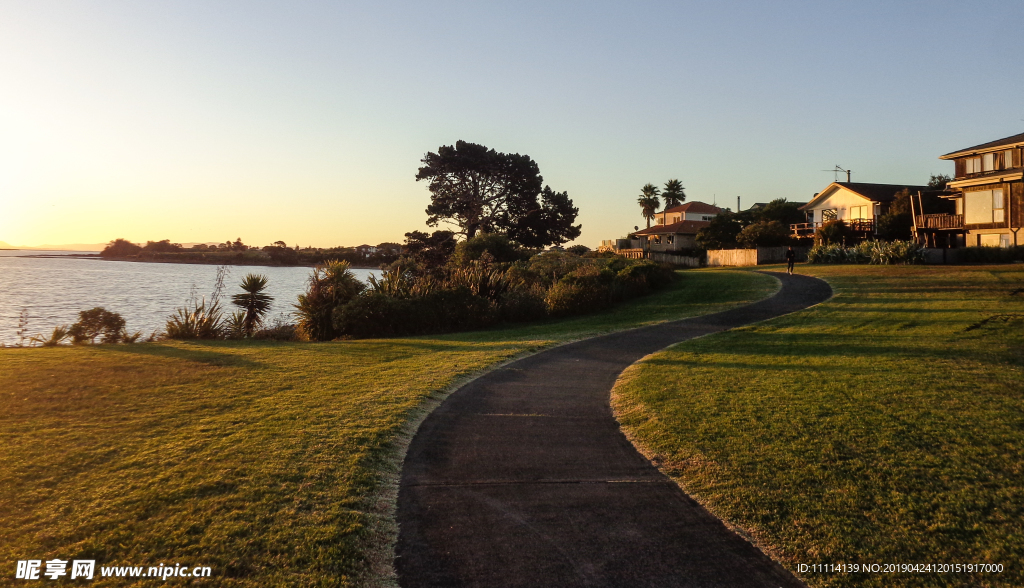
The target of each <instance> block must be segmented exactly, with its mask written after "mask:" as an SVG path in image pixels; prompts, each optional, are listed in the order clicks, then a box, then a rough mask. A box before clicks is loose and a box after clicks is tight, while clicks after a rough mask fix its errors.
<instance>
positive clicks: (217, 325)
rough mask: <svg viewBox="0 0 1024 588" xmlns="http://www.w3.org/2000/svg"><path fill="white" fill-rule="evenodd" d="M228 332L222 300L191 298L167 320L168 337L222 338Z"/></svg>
mask: <svg viewBox="0 0 1024 588" xmlns="http://www.w3.org/2000/svg"><path fill="white" fill-rule="evenodd" d="M227 333H228V330H227V328H226V325H225V322H224V312H223V310H222V309H221V307H220V301H219V300H215V301H213V302H210V303H207V301H206V297H205V296H204V297H202V298H200V299H198V300H197V299H195V298H193V299H191V300H190V301H189V302H186V303H185V306H184V307H183V308H179V309H177V310H176V311H175V313H174V314H173V315H171V317H170V318H169V319H168V320H167V338H168V339H222V338H224V336H225V335H226V334H227Z"/></svg>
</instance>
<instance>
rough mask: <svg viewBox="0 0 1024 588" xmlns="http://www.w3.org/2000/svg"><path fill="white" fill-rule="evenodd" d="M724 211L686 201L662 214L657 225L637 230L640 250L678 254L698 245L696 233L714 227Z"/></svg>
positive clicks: (657, 219) (656, 220)
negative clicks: (674, 252) (713, 222)
mask: <svg viewBox="0 0 1024 588" xmlns="http://www.w3.org/2000/svg"><path fill="white" fill-rule="evenodd" d="M721 212H722V209H721V208H719V207H717V206H714V205H712V204H705V203H704V202H697V201H694V202H687V203H686V204H680V205H679V206H673V207H672V208H668V209H666V210H664V211H662V212H659V213H658V214H657V215H656V216H655V218H654V222H655V223H656V224H655V225H654V226H652V227H651V228H649V229H643V230H641V231H637V232H636V233H635V235H636V236H637V238H639V239H640V243H641V248H643V249H646V250H647V251H678V250H680V249H690V248H693V247H696V246H697V241H696V238H697V232H698V231H700V230H701V229H703V228H704V227H706V226H708V225H710V224H711V219H713V218H715V217H716V216H718V214H720V213H721Z"/></svg>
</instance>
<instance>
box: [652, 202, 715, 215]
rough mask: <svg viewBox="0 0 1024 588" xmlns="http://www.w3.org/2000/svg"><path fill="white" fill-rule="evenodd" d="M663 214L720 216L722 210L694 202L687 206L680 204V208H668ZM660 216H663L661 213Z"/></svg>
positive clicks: (688, 203) (711, 205)
mask: <svg viewBox="0 0 1024 588" xmlns="http://www.w3.org/2000/svg"><path fill="white" fill-rule="evenodd" d="M661 212H662V213H664V212H693V213H696V214H700V213H711V214H718V213H719V212H722V209H721V208H718V207H717V206H715V205H713V204H707V203H705V202H698V201H696V200H694V201H693V202H687V203H686V204H680V205H679V206H673V207H672V208H666V209H665V210H663V211H661ZM659 214H661V213H659Z"/></svg>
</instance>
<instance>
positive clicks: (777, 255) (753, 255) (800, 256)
mask: <svg viewBox="0 0 1024 588" xmlns="http://www.w3.org/2000/svg"><path fill="white" fill-rule="evenodd" d="M788 249H789V248H788V247H758V248H757V249H718V250H715V251H708V267H720V266H723V265H732V266H744V265H766V264H771V263H786V251H787V250H788ZM793 253H795V254H796V261H807V247H794V248H793Z"/></svg>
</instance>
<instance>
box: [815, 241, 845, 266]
mask: <svg viewBox="0 0 1024 588" xmlns="http://www.w3.org/2000/svg"><path fill="white" fill-rule="evenodd" d="M807 263H846V249H845V248H844V247H843V246H842V245H839V244H837V243H816V244H815V245H814V246H813V247H811V249H810V250H809V251H808V252H807Z"/></svg>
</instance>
